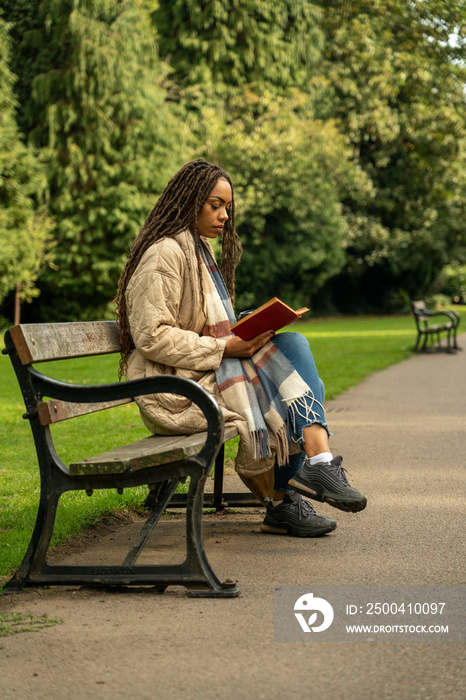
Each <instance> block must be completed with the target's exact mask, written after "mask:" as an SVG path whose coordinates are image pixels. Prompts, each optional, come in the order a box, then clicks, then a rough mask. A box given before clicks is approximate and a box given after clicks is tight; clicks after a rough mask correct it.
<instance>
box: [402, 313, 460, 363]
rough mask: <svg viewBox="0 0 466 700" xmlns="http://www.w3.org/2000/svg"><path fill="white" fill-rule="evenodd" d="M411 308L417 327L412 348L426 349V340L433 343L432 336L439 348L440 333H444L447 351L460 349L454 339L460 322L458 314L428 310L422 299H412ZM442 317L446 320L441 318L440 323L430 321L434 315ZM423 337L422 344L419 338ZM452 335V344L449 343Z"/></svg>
mask: <svg viewBox="0 0 466 700" xmlns="http://www.w3.org/2000/svg"><path fill="white" fill-rule="evenodd" d="M411 310H412V312H413V314H414V319H415V321H416V328H417V338H416V345H415V346H414V350H415V351H416V350H418V349H420V350H426V349H427V347H428V341H429V340H430V345H433V341H434V336H435V337H436V339H437V347H438V348H439V349H441V343H440V334H441V333H446V336H447V352H452V351H453V350H460V348H459V347H458V344H457V340H456V333H457V329H458V326H459V324H460V316H459V314H457V313H455V312H454V311H430V310H429V309H427V308H426V305H425V303H424V301H412V302H411ZM440 316H441V317H443V319H445V318H447V319H448V321H447V320H443V319H442V320H443V322H442V323H431V322H430V321H431V319H432V318H434V317H440ZM423 337H424V341H423V343H422V345H420V343H421V339H422V338H423ZM452 337H453V345H452V344H451V339H452Z"/></svg>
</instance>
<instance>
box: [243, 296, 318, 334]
mask: <svg viewBox="0 0 466 700" xmlns="http://www.w3.org/2000/svg"><path fill="white" fill-rule="evenodd" d="M306 311H309V309H308V308H307V307H303V308H302V309H298V310H297V311H294V309H292V308H291V306H288V305H287V304H285V303H284V302H283V301H280V299H277V297H274V298H273V299H270V301H267V302H266V303H265V304H262V306H259V308H258V309H256V310H255V311H251V313H250V314H248V315H247V316H245V317H244V318H242V319H241V321H238V322H237V323H235V324H234V325H233V326H232V327H231V330H232V332H233V333H234V334H235V335H237V336H239V337H240V338H242V339H243V340H251V338H255V337H256V336H258V335H260V334H261V333H265V332H266V331H278V330H280V328H283V327H284V326H287V325H288V324H289V323H292V322H293V321H296V319H298V318H301V315H302V314H304V313H306Z"/></svg>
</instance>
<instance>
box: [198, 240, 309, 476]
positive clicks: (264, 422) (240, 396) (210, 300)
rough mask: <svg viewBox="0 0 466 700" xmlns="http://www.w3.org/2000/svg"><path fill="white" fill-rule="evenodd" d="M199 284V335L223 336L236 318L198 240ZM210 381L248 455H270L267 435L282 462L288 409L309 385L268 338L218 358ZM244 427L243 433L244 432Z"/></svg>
mask: <svg viewBox="0 0 466 700" xmlns="http://www.w3.org/2000/svg"><path fill="white" fill-rule="evenodd" d="M200 247H201V260H202V262H203V263H204V264H203V265H202V266H201V268H202V276H203V280H202V282H203V289H204V296H205V303H206V316H207V325H206V327H205V328H204V332H203V334H204V335H210V336H213V337H214V338H222V339H228V338H230V337H232V335H233V334H232V332H231V325H233V324H234V323H235V322H236V319H235V314H234V311H233V306H232V304H231V300H230V296H229V294H228V290H227V288H226V286H225V282H224V280H223V277H222V275H221V273H220V270H219V269H218V266H217V264H216V262H215V260H214V259H213V257H212V255H211V253H210V250H209V249H208V248H207V246H206V245H205V244H204V242H203V241H202V240H201V246H200ZM216 380H217V384H218V388H219V390H220V392H221V395H222V397H223V399H224V401H225V404H226V406H227V407H228V408H229V409H230V410H232V411H235V412H236V413H239V414H240V415H242V417H243V418H244V419H245V421H246V422H244V421H241V423H242V425H239V426H238V430H239V432H240V435H241V436H242V437H243V436H244V437H245V438H246V439H247V440H248V442H250V444H251V452H252V454H251V460H252V461H254V460H261V459H265V458H266V457H271V456H272V449H271V440H270V434H272V436H273V444H274V446H275V449H274V450H273V451H274V452H276V455H277V461H278V464H279V465H280V466H282V465H283V464H285V463H286V462H287V459H288V455H289V451H290V444H289V443H290V440H293V441H296V439H297V438H296V435H295V434H294V418H293V417H294V412H295V411H296V410H297V409H298V407H300V408H301V410H302V409H303V408H304V410H306V401H305V397H306V396H307V395H309V392H310V389H309V387H308V386H307V384H306V383H305V382H304V380H303V379H302V378H301V376H300V375H299V374H298V372H296V370H295V369H294V368H293V366H292V365H291V364H290V362H289V360H288V359H287V358H286V357H285V356H284V355H283V353H281V352H280V350H279V349H278V348H277V347H276V346H275V345H274V343H273V342H268V343H266V345H264V346H263V347H262V348H261V349H260V350H259V351H258V352H256V353H255V354H254V355H253V356H252V358H251V359H246V358H245V359H236V358H224V359H223V360H222V363H221V365H220V367H219V369H218V370H217V371H216ZM245 431H247V433H246V432H245Z"/></svg>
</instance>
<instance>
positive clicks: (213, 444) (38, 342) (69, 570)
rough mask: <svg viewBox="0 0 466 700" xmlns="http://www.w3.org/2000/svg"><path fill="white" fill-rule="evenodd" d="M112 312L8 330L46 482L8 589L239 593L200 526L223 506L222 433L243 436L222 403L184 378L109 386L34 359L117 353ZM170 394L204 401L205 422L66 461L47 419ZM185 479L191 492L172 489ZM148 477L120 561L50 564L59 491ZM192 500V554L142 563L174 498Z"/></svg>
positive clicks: (233, 501) (232, 500)
mask: <svg viewBox="0 0 466 700" xmlns="http://www.w3.org/2000/svg"><path fill="white" fill-rule="evenodd" d="M119 351H120V342H119V336H118V328H117V324H116V322H114V321H99V322H84V323H52V324H23V325H18V326H14V327H13V328H11V329H10V330H9V331H7V332H6V334H5V349H4V350H3V353H4V354H8V355H9V356H10V359H11V362H12V364H13V367H14V370H15V372H16V376H17V378H18V382H19V385H20V388H21V391H22V394H23V398H24V402H25V405H26V413H25V414H24V415H23V418H26V419H28V420H29V422H30V425H31V429H32V433H33V437H34V442H35V447H36V452H37V459H38V463H39V469H40V477H41V491H40V502H39V508H38V513H37V518H36V524H35V527H34V531H33V533H32V537H31V541H30V543H29V546H28V549H27V551H26V554H25V556H24V559H23V561H22V563H21V565H20V567H19V568H18V570H17V571H16V573H15V574H14V576H13V577H12V578H11V579H10V581H8V582H7V583H6V584H5V586H4V592H14V591H18V590H21V589H22V588H24V587H25V586H33V585H49V586H50V585H64V584H66V585H86V584H87V585H102V586H153V587H154V588H155V589H157V590H158V591H163V590H165V588H166V587H167V586H169V585H183V586H185V587H186V588H187V589H188V591H189V595H191V596H211V597H233V596H237V595H238V594H239V589H238V588H237V586H236V583H234V582H231V581H226V582H221V581H220V580H219V578H218V577H217V575H216V574H215V573H214V571H213V569H212V567H211V565H210V564H209V562H208V560H207V556H206V554H205V550H204V543H203V535H202V515H203V507H204V506H206V505H207V506H208V505H214V506H215V507H217V508H218V509H222V508H224V507H225V505H226V503H225V498H224V494H223V459H224V442H225V441H226V440H229V439H231V438H232V437H235V436H236V435H237V431H236V429H235V428H234V427H231V426H229V427H227V429H226V430H225V426H224V421H223V416H222V413H221V410H220V408H219V406H218V403H217V402H216V400H215V399H214V397H212V396H211V395H210V394H209V393H208V392H207V391H205V390H204V389H203V388H202V387H200V386H199V385H198V384H197V383H196V382H194V381H191V380H188V379H181V378H179V377H170V376H162V377H148V378H144V379H137V380H134V381H128V382H116V383H114V384H103V385H75V384H67V383H64V382H60V381H57V380H55V379H52V378H50V377H48V376H46V375H45V374H42V373H41V372H39V371H38V370H37V369H36V368H35V366H34V365H37V364H39V363H46V362H48V361H52V360H58V359H70V358H76V357H88V356H93V355H104V354H109V353H118V352H119ZM161 392H163V393H172V394H178V395H182V396H185V397H187V398H188V399H190V400H191V401H194V403H195V404H197V405H198V406H199V408H200V409H201V411H202V412H203V414H204V415H205V417H206V420H207V431H206V432H203V433H198V434H195V435H190V436H182V435H181V436H172V435H170V436H154V435H153V436H149V437H147V438H144V439H143V440H139V441H138V442H134V443H132V444H129V445H124V446H123V447H119V448H117V449H115V450H111V451H109V452H106V453H103V454H100V455H95V456H92V457H87V458H85V459H82V460H81V461H76V462H74V463H72V464H69V465H67V464H65V463H64V462H63V461H62V460H61V459H60V457H59V456H58V454H57V452H56V450H55V447H54V443H53V439H52V433H51V426H52V425H53V424H54V423H58V422H60V421H62V420H70V419H74V418H76V417H78V416H80V415H84V414H89V413H93V412H95V411H101V410H108V409H111V408H113V407H115V406H119V405H121V404H125V403H129V402H131V401H133V400H134V397H135V396H141V395H144V394H155V393H161ZM214 463H215V485H214V493H213V494H211V495H210V496H207V495H206V498H205V497H204V489H205V484H206V480H207V477H208V474H209V471H210V468H211V466H212V464H214ZM187 478H189V490H188V493H187V494H175V491H176V488H177V486H178V485H179V484H180V483H181V482H184V481H185V480H186V479H187ZM141 485H146V486H147V487H148V488H149V492H150V494H151V496H152V499H151V507H150V511H149V513H148V517H147V520H146V521H145V523H144V525H143V526H142V528H141V531H140V533H139V536H138V538H137V540H136V541H135V542H134V544H133V545H132V546H131V548H130V550H129V552H128V554H127V556H126V558H125V559H124V561H123V563H122V564H121V565H116V566H115V565H112V566H111V565H99V566H92V565H82V566H66V565H51V564H50V563H48V562H47V550H48V547H49V543H50V539H51V537H52V533H53V528H54V523H55V517H56V512H57V506H58V500H59V498H60V496H61V495H62V494H63V493H65V492H67V491H75V490H82V491H85V492H86V493H87V494H88V495H92V492H93V490H94V489H117V491H118V492H119V493H122V492H123V489H125V488H133V487H136V486H141ZM225 497H226V498H228V505H242V506H245V505H246V506H258V505H260V504H259V503H258V501H257V500H256V499H255V498H254V497H253V496H252V494H225ZM169 503H170V505H171V506H172V505H177V506H184V507H185V508H186V559H185V561H184V562H183V563H182V564H177V565H168V564H167V565H142V564H137V563H136V560H137V558H138V557H139V555H140V553H141V551H142V549H143V547H144V546H145V544H146V542H147V540H148V538H149V537H150V535H151V534H152V532H153V530H154V528H155V526H156V524H157V522H158V520H159V519H160V517H161V515H162V513H163V512H164V510H165V509H166V507H167V506H168V504H169Z"/></svg>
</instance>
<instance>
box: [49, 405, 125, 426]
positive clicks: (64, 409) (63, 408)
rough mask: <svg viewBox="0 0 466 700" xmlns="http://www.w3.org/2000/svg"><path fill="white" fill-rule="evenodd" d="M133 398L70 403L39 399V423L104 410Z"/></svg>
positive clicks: (54, 421) (56, 421)
mask: <svg viewBox="0 0 466 700" xmlns="http://www.w3.org/2000/svg"><path fill="white" fill-rule="evenodd" d="M132 401H134V399H119V400H118V401H101V402H100V403H70V402H68V401H58V400H53V401H41V403H38V404H37V411H38V413H39V420H40V423H41V425H44V426H45V425H52V424H53V423H60V421H62V420H68V419H69V418H76V416H85V415H87V414H88V413H96V412H97V411H104V410H105V409H106V408H113V407H114V406H123V405H124V404H127V403H132Z"/></svg>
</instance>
